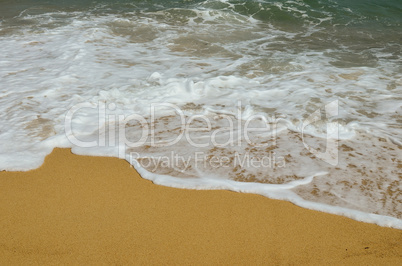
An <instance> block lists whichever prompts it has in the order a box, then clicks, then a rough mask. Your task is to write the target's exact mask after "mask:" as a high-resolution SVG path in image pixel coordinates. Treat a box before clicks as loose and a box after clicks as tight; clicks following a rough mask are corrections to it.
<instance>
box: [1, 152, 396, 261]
mask: <svg viewBox="0 0 402 266" xmlns="http://www.w3.org/2000/svg"><path fill="white" fill-rule="evenodd" d="M0 213H2V217H1V218H0V228H1V229H0V235H1V236H2V237H1V238H0V262H1V263H2V264H11V263H13V264H16V263H18V264H22V263H24V264H25V263H38V264H42V263H80V264H81V263H107V264H112V263H113V264H127V263H142V264H145V263H168V264H177V263H180V264H189V263H192V264H194V263H196V264H210V263H225V264H228V263H260V264H261V263H267V262H270V263H275V264H293V263H298V264H299V263H302V264H312V263H330V264H335V263H339V262H341V263H360V264H373V263H387V264H395V265H397V264H398V263H400V258H401V257H402V230H398V229H393V228H385V227H380V226H378V225H375V224H368V223H363V222H358V221H354V220H352V219H349V218H346V217H343V216H337V215H333V214H327V213H322V212H318V211H313V210H308V209H304V208H301V207H298V206H296V205H294V204H292V203H289V202H286V201H279V200H272V199H268V198H266V197H263V196H260V195H254V194H244V193H236V192H231V191H225V190H187V189H176V188H170V187H164V186H159V185H155V184H153V183H152V182H151V181H149V180H146V179H143V178H141V177H140V176H139V174H138V173H137V172H136V171H135V170H134V168H132V167H131V166H130V165H129V164H128V163H127V162H126V161H124V160H121V159H117V158H110V157H91V156H81V155H74V154H72V153H71V151H70V149H60V148H56V149H54V150H53V152H52V153H51V154H50V155H48V156H47V157H46V159H45V162H44V164H43V165H42V166H41V167H40V168H38V169H35V170H31V171H28V172H5V171H3V172H0Z"/></svg>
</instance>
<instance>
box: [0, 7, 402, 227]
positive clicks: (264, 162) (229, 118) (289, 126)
mask: <svg viewBox="0 0 402 266" xmlns="http://www.w3.org/2000/svg"><path fill="white" fill-rule="evenodd" d="M401 24H402V2H401V1H399V0H390V1H373V0H366V1H363V0H358V1H335V0H322V1H319V0H315V1H313V0H308V1H307V0H306V1H297V0H293V1H268V0H250V1H240V0H237V1H234V0H232V1H231V0H205V1H191V0H189V1H185V0H181V1H179V0H177V1H161V0H158V1H156V0H155V1H152V0H148V1H128V0H127V1H75V0H74V1H73V0H71V1H68V0H65V1H62V0H58V1H45V0H39V1H30V0H22V1H8V0H7V1H4V0H1V1H0V110H1V112H0V121H1V128H0V143H1V150H0V169H1V170H9V171H16V170H29V169H34V168H37V167H39V166H40V165H41V164H42V163H43V160H44V158H45V156H46V155H47V154H49V153H50V152H51V150H52V149H53V148H54V147H70V148H72V151H73V152H74V153H77V154H86V155H100V156H115V157H120V158H124V159H126V160H127V161H128V162H130V163H131V164H132V165H133V166H134V167H135V168H136V169H137V170H138V171H139V173H140V174H141V175H142V176H143V177H144V178H147V179H150V180H152V181H153V182H155V183H157V184H162V185H166V186H173V187H179V188H193V189H229V190H233V191H239V192H248V193H256V194H261V195H264V196H267V197H269V198H275V199H281V200H287V201H291V202H293V203H295V204H296V205H299V206H302V207H305V208H310V209H314V210H320V211H324V212H329V213H334V214H338V215H344V216H347V217H350V218H353V219H356V220H360V221H365V222H370V223H376V224H379V225H381V226H389V227H394V228H399V229H402V161H401V160H402V54H401V52H402V25H401ZM111 178H113V177H111Z"/></svg>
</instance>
